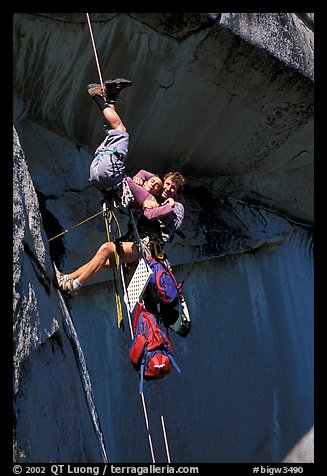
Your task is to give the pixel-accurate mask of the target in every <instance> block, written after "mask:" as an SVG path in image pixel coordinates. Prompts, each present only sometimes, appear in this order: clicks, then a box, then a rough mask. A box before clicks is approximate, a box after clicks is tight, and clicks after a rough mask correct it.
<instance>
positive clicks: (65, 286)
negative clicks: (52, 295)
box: [53, 263, 77, 296]
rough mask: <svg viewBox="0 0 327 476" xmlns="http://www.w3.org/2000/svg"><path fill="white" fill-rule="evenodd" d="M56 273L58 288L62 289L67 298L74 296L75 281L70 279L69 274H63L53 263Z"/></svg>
mask: <svg viewBox="0 0 327 476" xmlns="http://www.w3.org/2000/svg"><path fill="white" fill-rule="evenodd" d="M53 266H54V269H55V273H56V280H57V288H58V289H60V291H63V292H64V293H65V294H67V296H74V295H75V294H77V293H76V291H74V288H73V281H74V280H73V279H69V278H68V276H67V274H63V273H61V272H60V271H59V270H58V268H57V266H56V265H55V264H54V263H53Z"/></svg>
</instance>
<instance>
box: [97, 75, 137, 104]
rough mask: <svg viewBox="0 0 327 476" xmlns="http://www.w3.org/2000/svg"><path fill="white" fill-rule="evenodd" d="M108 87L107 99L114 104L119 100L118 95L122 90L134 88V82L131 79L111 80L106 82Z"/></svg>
mask: <svg viewBox="0 0 327 476" xmlns="http://www.w3.org/2000/svg"><path fill="white" fill-rule="evenodd" d="M104 83H105V85H106V93H107V99H108V100H109V102H111V103H114V102H115V101H116V99H117V98H118V94H119V93H120V91H121V90H122V89H125V88H128V87H129V86H132V81H129V79H122V78H118V79H109V80H107V81H105V82H104Z"/></svg>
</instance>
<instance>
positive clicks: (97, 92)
mask: <svg viewBox="0 0 327 476" xmlns="http://www.w3.org/2000/svg"><path fill="white" fill-rule="evenodd" d="M87 92H88V93H89V95H90V96H92V97H93V96H101V97H103V98H104V99H106V97H105V94H104V92H103V89H102V86H101V84H97V83H92V84H88V85H87Z"/></svg>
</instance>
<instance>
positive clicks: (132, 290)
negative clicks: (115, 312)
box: [124, 258, 152, 314]
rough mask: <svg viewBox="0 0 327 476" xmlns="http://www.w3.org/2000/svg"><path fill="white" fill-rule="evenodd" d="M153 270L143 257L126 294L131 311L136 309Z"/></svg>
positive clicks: (125, 297)
mask: <svg viewBox="0 0 327 476" xmlns="http://www.w3.org/2000/svg"><path fill="white" fill-rule="evenodd" d="M151 275H152V270H151V268H150V266H149V265H148V263H147V262H146V260H145V259H144V258H141V259H140V261H139V264H138V265H137V268H136V270H135V273H134V274H133V277H132V279H131V280H130V282H129V285H128V286H127V295H128V297H127V296H126V295H125V296H124V301H125V303H126V305H127V306H128V305H129V307H130V313H131V314H132V312H133V311H134V308H135V306H136V304H137V303H138V302H139V301H140V299H141V298H142V296H143V293H144V291H145V289H146V287H147V285H148V283H149V281H150V278H151Z"/></svg>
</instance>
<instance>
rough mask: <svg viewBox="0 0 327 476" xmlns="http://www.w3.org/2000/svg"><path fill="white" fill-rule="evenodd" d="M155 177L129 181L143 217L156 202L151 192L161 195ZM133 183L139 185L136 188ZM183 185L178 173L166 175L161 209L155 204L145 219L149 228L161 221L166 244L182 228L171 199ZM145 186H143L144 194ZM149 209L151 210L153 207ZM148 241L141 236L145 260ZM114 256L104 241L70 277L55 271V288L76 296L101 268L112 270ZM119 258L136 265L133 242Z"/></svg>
mask: <svg viewBox="0 0 327 476" xmlns="http://www.w3.org/2000/svg"><path fill="white" fill-rule="evenodd" d="M149 175H150V176H149ZM154 177H157V176H154V175H153V174H151V173H150V172H146V171H140V172H139V174H137V175H136V176H135V177H134V180H130V184H131V186H132V188H133V190H134V193H136V196H137V201H138V203H141V202H142V199H143V202H142V203H143V205H139V207H141V208H143V213H146V205H147V203H146V202H147V201H149V202H150V201H151V202H154V201H155V198H154V196H153V194H152V193H151V191H150V190H152V191H153V189H155V192H157V191H158V190H159V191H161V188H159V187H160V182H159V181H160V178H159V180H157V179H155V180H154V181H152V182H151V179H153V178H154ZM132 182H133V183H134V185H133V184H132ZM135 182H139V183H138V184H137V183H135ZM148 182H149V184H148ZM154 182H155V183H157V184H158V187H156V186H154ZM184 182H185V179H184V177H183V176H182V175H180V174H179V173H178V172H169V173H168V174H166V175H165V178H164V184H163V188H162V191H161V194H160V200H161V202H162V205H159V204H157V205H155V206H154V208H149V215H148V218H147V219H146V218H145V219H144V220H146V223H148V224H149V223H155V222H159V221H162V223H161V225H160V228H161V229H162V230H163V232H162V237H163V238H164V239H165V240H166V242H167V241H168V238H169V236H170V235H171V234H172V233H173V232H174V231H175V230H176V229H177V228H178V227H179V226H180V225H181V223H182V220H183V217H184V207H183V205H182V204H179V202H175V200H174V198H173V197H174V196H175V195H176V194H177V193H178V192H179V190H180V189H182V188H183V185H184ZM141 183H142V185H141ZM144 184H146V186H145V191H144ZM137 187H138V188H137ZM149 191H150V192H149ZM151 197H152V198H151ZM157 199H158V200H159V196H157ZM144 202H145V203H144ZM177 204H178V205H177ZM149 205H151V207H153V203H152V204H149ZM176 207H177V209H178V212H177V213H175V212H174V209H175V208H176ZM165 219H167V221H166V224H164V222H163V221H164V220H165ZM160 228H159V233H160ZM167 237H168V238H167ZM148 238H149V234H148V233H147V230H146V232H145V234H144V235H142V236H141V242H142V250H143V252H144V253H145V255H146V256H150V255H151V250H150V247H149V246H148V245H149V240H148ZM163 241H164V240H163ZM116 252H117V249H116V244H115V243H113V242H111V241H107V242H106V243H103V244H102V245H101V246H100V248H99V249H98V251H97V252H96V254H95V255H94V256H93V258H92V259H91V260H90V261H88V262H87V263H86V264H84V265H83V266H81V267H80V268H78V269H77V270H76V271H74V272H72V273H70V274H63V273H61V272H60V271H59V270H58V269H57V268H56V267H55V272H56V279H57V286H58V288H59V289H61V290H62V291H64V292H65V293H66V294H68V295H74V294H76V292H77V291H78V290H79V288H80V287H81V286H82V284H84V283H85V282H86V281H87V280H88V279H90V278H92V277H93V276H94V275H95V274H96V273H98V272H99V271H100V270H101V269H102V268H104V267H108V268H112V267H115V266H116ZM121 258H122V260H123V261H124V262H125V263H127V264H132V263H136V262H137V261H138V259H139V258H140V253H139V248H138V246H137V244H136V243H135V242H134V241H126V242H122V243H121Z"/></svg>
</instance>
